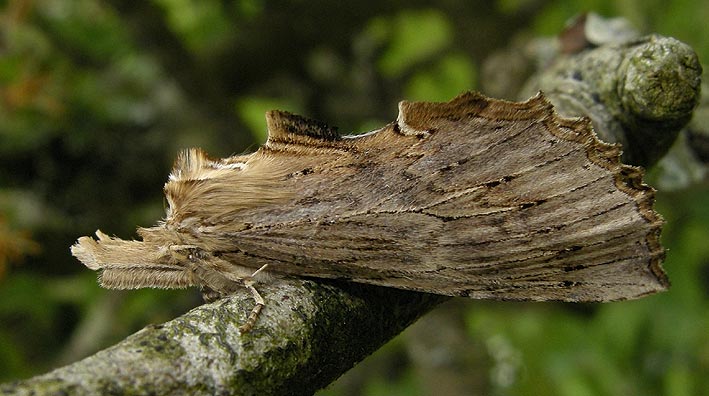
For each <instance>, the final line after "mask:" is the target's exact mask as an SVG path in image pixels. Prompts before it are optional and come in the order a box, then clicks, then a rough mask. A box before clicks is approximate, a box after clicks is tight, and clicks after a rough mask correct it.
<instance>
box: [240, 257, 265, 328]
mask: <svg viewBox="0 0 709 396" xmlns="http://www.w3.org/2000/svg"><path fill="white" fill-rule="evenodd" d="M266 267H268V264H264V265H263V267H261V268H259V269H257V270H256V272H254V273H253V274H251V276H249V277H246V278H244V280H243V282H244V287H245V288H247V289H248V290H249V291H250V292H251V295H252V296H253V297H254V301H255V302H256V305H255V306H254V308H253V309H252V310H251V314H250V315H249V318H248V319H246V323H244V324H243V325H241V326H239V331H240V332H241V333H248V332H249V331H251V329H252V328H253V327H254V325H255V324H256V320H257V319H258V316H259V314H260V313H261V310H262V309H263V307H264V306H265V305H266V301H264V299H263V297H261V294H259V292H258V290H256V288H255V287H254V283H256V282H255V280H254V277H255V276H256V275H258V273H259V272H261V271H263V270H264V269H265V268H266Z"/></svg>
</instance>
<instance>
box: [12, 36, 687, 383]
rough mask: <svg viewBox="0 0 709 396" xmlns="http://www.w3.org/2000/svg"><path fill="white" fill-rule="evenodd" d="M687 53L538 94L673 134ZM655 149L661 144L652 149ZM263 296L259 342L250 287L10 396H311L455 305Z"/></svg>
mask: <svg viewBox="0 0 709 396" xmlns="http://www.w3.org/2000/svg"><path fill="white" fill-rule="evenodd" d="M643 40H644V41H643ZM680 44H681V43H679V44H678V42H676V40H672V39H666V38H661V37H657V36H650V37H648V38H645V39H640V40H639V41H634V42H633V44H627V45H619V44H617V43H610V44H606V45H600V46H598V47H597V48H596V49H593V50H586V51H581V52H579V53H576V54H572V55H568V54H567V55H559V59H558V64H556V66H553V67H552V68H548V69H545V70H547V73H551V74H550V77H548V78H547V77H544V76H543V75H540V76H538V77H537V78H536V80H535V81H537V83H536V84H537V85H536V86H537V87H538V88H541V89H543V90H544V91H545V92H546V93H547V94H548V95H549V96H551V97H552V98H554V96H556V97H557V98H558V99H559V100H558V101H557V105H558V106H559V107H560V111H561V112H562V113H563V114H567V115H569V114H578V115H590V116H591V117H592V118H593V119H594V121H595V126H596V128H597V129H599V130H613V129H617V128H618V127H619V126H620V127H621V128H628V127H630V126H631V125H633V123H632V122H631V121H629V120H631V119H637V120H640V124H638V125H640V127H639V128H636V129H637V130H643V129H647V128H650V129H652V128H655V126H657V125H661V126H662V128H663V131H665V132H663V134H665V135H667V136H672V135H673V134H676V129H677V128H679V127H680V126H681V124H682V123H683V122H684V121H686V120H685V119H686V118H688V117H689V114H691V111H692V109H693V108H694V105H695V104H696V102H697V100H698V99H697V98H698V85H696V84H695V83H694V81H695V80H694V79H698V78H699V77H698V73H699V71H700V69H699V67H698V63H697V62H696V55H694V53H693V52H692V51H691V50H690V49H688V48H687V47H686V46H684V45H680ZM675 51H680V52H675ZM562 58H563V59H562ZM631 71H632V73H631ZM678 71H681V72H682V73H679V74H678ZM579 73H580V75H579ZM695 74H696V75H695ZM555 75H556V76H561V78H553V77H554V76H555ZM609 78H610V80H609ZM530 84H532V83H530ZM530 86H531V85H530ZM619 88H622V89H619ZM594 93H595V94H594ZM616 96H617V97H616ZM565 98H566V99H568V98H573V99H569V100H564V99H565ZM579 98H581V99H579ZM584 98H585V99H588V100H589V101H590V102H588V103H586V102H584V100H585V99H584ZM565 103H566V104H565ZM579 103H586V104H584V105H582V106H577V104H579ZM586 105H588V106H586ZM658 105H659V106H658ZM584 106H586V107H584ZM633 128H635V127H633ZM626 132H627V131H626ZM623 136H625V137H624V138H622V139H621V138H619V139H615V140H616V141H617V140H623V139H624V140H623V141H624V142H625V143H626V146H625V148H626V150H628V149H629V148H630V149H631V151H632V152H633V153H635V154H633V158H637V159H638V161H639V162H642V163H651V162H652V161H653V160H654V159H655V157H657V156H658V155H659V153H662V152H664V151H665V150H666V149H667V147H668V146H669V145H670V143H671V139H669V138H664V137H662V136H657V135H654V134H653V135H650V136H649V137H648V136H645V135H642V136H641V135H639V134H638V133H636V132H627V133H624V134H623ZM663 136H664V135H663ZM649 140H652V141H653V142H657V144H655V143H653V144H652V145H651V146H648V144H647V143H648V141H649ZM658 144H659V146H658ZM635 148H637V149H635ZM259 291H260V292H261V294H262V295H263V296H264V298H265V300H266V307H265V308H264V310H263V311H262V313H261V316H260V318H259V321H258V324H257V326H255V327H254V329H253V330H252V331H251V332H249V333H245V334H242V333H241V332H240V331H239V330H238V328H239V326H240V325H242V324H243V323H244V321H245V320H246V318H247V316H248V314H249V312H250V311H251V308H252V307H253V300H252V299H251V296H250V294H249V293H248V292H247V291H246V290H243V291H242V292H239V293H237V294H236V295H234V296H231V297H228V298H225V299H222V300H219V301H217V302H215V303H212V304H206V305H203V306H200V307H198V308H195V309H194V310H192V311H190V312H188V313H186V314H184V315H182V316H181V317H178V318H176V319H174V320H172V321H170V322H167V323H165V324H161V325H153V326H148V327H146V328H145V329H143V330H141V331H139V332H138V333H136V334H134V335H132V336H130V337H128V338H127V339H125V340H124V341H122V342H120V343H118V344H117V345H115V346H112V347H110V348H108V349H106V350H104V351H101V352H99V353H97V354H95V355H93V356H90V357H88V358H86V359H84V360H82V361H79V362H76V363H74V364H71V365H68V366H66V367H62V368H59V369H57V370H54V371H52V372H50V373H47V374H44V375H40V376H37V377H34V378H30V379H27V380H24V381H18V382H14V383H8V384H3V385H0V393H2V394H5V395H50V394H71V395H93V394H135V395H141V394H146V395H147V394H173V395H180V394H182V395H213V394H230V395H256V394H258V395H268V394H274V395H275V394H280V395H286V394H287V395H308V394H312V393H313V392H315V391H316V390H317V389H320V388H322V387H324V386H326V385H327V384H329V383H330V382H331V381H333V380H334V379H335V378H337V377H338V376H340V375H341V374H342V373H344V372H345V371H346V370H348V369H349V368H350V367H352V366H353V365H354V364H355V363H356V362H358V361H360V360H362V359H363V358H364V357H366V356H367V355H369V354H370V353H372V352H373V351H374V350H376V349H377V348H379V347H380V346H381V345H383V344H384V343H385V342H387V341H388V340H389V339H391V338H392V337H393V336H395V335H396V334H398V333H399V332H400V331H401V330H403V329H404V328H405V327H407V326H408V325H409V324H410V323H412V322H413V321H415V320H416V319H417V318H418V317H420V316H421V315H423V314H425V313H426V312H427V311H429V310H430V309H431V308H432V307H434V306H436V305H437V304H439V303H440V302H442V301H445V300H446V299H447V297H442V296H437V295H430V294H424V293H415V292H407V291H401V290H395V289H389V288H383V287H376V286H365V285H357V284H340V283H337V282H324V281H314V280H303V279H275V280H273V281H271V282H269V283H266V284H261V285H259Z"/></svg>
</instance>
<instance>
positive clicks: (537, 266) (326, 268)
mask: <svg viewBox="0 0 709 396" xmlns="http://www.w3.org/2000/svg"><path fill="white" fill-rule="evenodd" d="M268 119H269V133H270V135H269V141H268V143H267V144H266V145H265V146H264V147H262V148H261V150H259V152H258V153H257V154H258V155H260V156H261V160H263V161H271V162H273V163H278V164H279V166H281V167H282V168H284V169H288V171H289V172H290V173H289V174H288V175H287V176H286V177H285V178H284V182H283V183H282V187H283V188H284V189H286V190H289V191H291V192H293V196H294V198H293V199H292V200H289V201H288V202H287V203H283V204H281V205H277V206H271V207H268V208H259V209H256V210H254V211H251V212H249V211H245V212H243V213H240V215H239V216H240V218H241V221H246V222H248V223H249V224H250V226H249V227H246V229H244V230H242V231H240V232H238V233H237V234H235V235H234V238H233V239H232V240H230V241H229V243H225V244H224V248H223V251H220V252H219V254H220V257H223V258H224V259H225V260H227V261H230V262H235V263H240V264H243V265H245V266H248V267H254V268H258V267H259V266H260V265H262V264H265V263H270V267H269V270H271V271H277V272H285V273H291V274H298V275H304V276H313V277H326V278H341V279H348V280H352V281H356V282H364V283H372V284H378V285H384V286H390V287H398V288H404V289H412V290H420V291H425V292H431V293H438V294H446V295H458V296H470V297H473V298H496V299H519V300H564V301H609V300H619V299H627V298H635V297H639V296H642V295H646V294H650V293H654V292H657V291H660V290H664V289H665V288H667V286H668V281H667V278H666V276H665V274H664V272H663V270H662V269H661V267H660V263H661V261H662V259H663V249H662V247H661V246H660V243H659V240H658V237H659V233H660V228H661V225H662V220H661V218H660V217H659V215H658V214H657V213H655V212H654V211H653V209H652V205H653V193H654V191H653V190H652V189H651V188H650V187H648V186H646V185H644V184H642V172H641V170H640V169H638V168H634V167H629V166H625V165H622V164H621V163H620V162H619V149H618V147H616V146H612V145H608V144H605V143H602V142H600V141H599V140H598V139H597V138H596V137H595V134H594V133H593V132H592V130H591V127H590V124H589V122H588V121H587V120H584V119H576V120H569V119H562V118H560V117H558V116H557V115H555V113H554V112H553V110H552V108H551V105H550V104H549V103H548V102H547V101H546V100H545V99H544V98H543V97H542V96H541V95H538V96H536V97H534V98H532V99H530V100H529V101H527V102H524V103H511V102H504V101H498V100H492V99H488V98H486V97H484V96H482V95H479V94H474V93H468V94H464V95H461V96H459V97H457V98H455V99H453V100H452V101H450V102H448V103H412V102H402V103H401V104H400V113H399V117H398V119H397V122H396V123H392V124H390V125H388V126H386V127H385V128H383V129H381V130H379V131H375V132H372V133H369V134H365V135H363V136H361V137H342V138H340V137H339V136H338V135H336V134H335V133H330V130H328V129H327V128H326V127H324V126H322V125H313V126H312V128H308V125H307V121H306V120H304V119H301V118H299V117H296V116H292V115H289V114H287V113H280V112H272V113H270V114H269V115H268ZM303 131H311V132H310V133H304V132H303ZM313 131H314V132H313ZM326 132H327V133H326ZM226 246H230V247H229V248H226ZM220 249H221V248H220ZM217 250H219V249H217Z"/></svg>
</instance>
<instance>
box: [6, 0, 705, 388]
mask: <svg viewBox="0 0 709 396" xmlns="http://www.w3.org/2000/svg"><path fill="white" fill-rule="evenodd" d="M0 6H1V11H0V381H9V380H13V379H19V378H24V377H28V376H31V375H34V374H37V373H41V372H43V371H46V370H49V369H51V368H53V367H56V366H58V365H60V364H64V363H68V362H71V361H74V360H76V359H79V358H81V357H83V356H86V355H87V354H90V353H92V352H94V351H96V350H98V349H101V348H103V347H106V346H108V345H111V344H112V343H115V342H116V341H118V340H120V339H122V338H124V337H125V336H126V335H128V334H130V333H132V332H134V331H136V330H138V329H140V328H141V327H143V326H144V325H146V324H148V323H157V322H162V321H166V320H169V319H171V318H173V317H175V316H177V315H179V314H180V313H182V312H185V311H186V310H188V309H189V308H190V307H193V306H195V305H197V304H199V303H200V301H201V300H200V298H199V296H198V293H197V292H196V291H154V290H140V291H130V292H116V291H106V290H101V289H100V288H99V287H98V286H97V285H96V281H95V274H94V273H92V272H91V271H89V270H87V269H86V268H84V267H83V266H81V265H80V264H78V263H77V262H76V261H75V260H74V259H73V258H72V257H71V256H70V254H69V251H68V247H69V246H70V245H71V244H72V243H73V242H74V240H75V239H76V237H78V236H80V235H87V234H90V233H92V232H93V231H94V230H95V229H96V228H98V227H101V229H103V230H104V231H107V232H109V233H111V234H115V235H118V236H120V237H123V238H130V237H133V236H134V232H135V227H136V226H137V225H141V226H149V225H152V224H154V223H155V221H156V220H157V219H159V218H161V217H162V215H163V213H164V203H163V199H162V191H161V190H162V184H163V183H164V181H165V178H166V175H167V174H168V172H169V170H170V166H171V162H172V160H173V158H174V157H175V154H176V153H177V152H178V151H179V150H180V149H181V148H184V147H190V146H200V147H203V148H205V149H206V150H207V151H208V152H210V153H211V154H212V155H214V156H226V155H230V154H234V153H241V152H247V151H249V150H253V149H254V148H256V147H257V146H258V145H259V144H261V143H262V142H263V141H265V123H264V119H263V113H264V111H266V110H269V109H272V108H279V109H284V110H290V111H294V112H297V113H301V114H306V115H309V116H312V117H315V118H318V119H322V120H326V121H328V123H330V124H332V125H338V126H340V129H341V130H342V131H367V130H370V129H372V128H373V127H376V126H380V125H383V124H384V123H386V122H388V121H389V120H391V119H392V118H393V117H394V116H395V114H396V103H397V102H398V100H400V99H402V98H406V99H420V100H429V101H431V100H447V99H449V98H450V97H452V96H454V95H456V94H457V93H459V92H461V91H464V90H469V89H475V88H476V86H477V85H478V79H479V73H478V70H479V68H480V66H481V62H482V61H483V60H484V59H485V58H486V57H487V56H488V55H489V54H490V53H491V52H492V51H494V50H495V49H498V48H501V47H504V46H506V45H507V44H509V43H510V42H511V41H513V40H515V39H518V38H520V37H531V36H537V35H553V34H556V33H558V32H559V31H560V30H561V29H562V28H563V26H564V23H565V21H566V20H567V19H568V18H570V17H572V16H574V15H576V14H578V13H579V12H582V11H586V10H593V11H596V12H598V13H601V14H603V15H606V16H623V17H626V18H628V19H629V20H630V21H631V22H632V23H633V24H634V25H635V26H636V27H637V28H639V29H640V30H642V31H645V32H658V33H661V34H664V35H669V36H674V37H676V38H678V39H680V40H682V41H684V42H687V43H688V44H690V45H692V46H693V47H694V48H695V49H696V50H697V52H698V53H699V55H700V59H701V60H702V63H703V64H705V65H706V64H708V63H707V60H709V59H708V58H707V57H709V32H707V31H706V30H705V28H704V27H705V21H706V20H707V19H709V3H707V2H706V1H690V0H680V1H672V2H667V1H659V0H650V1H647V0H646V1H641V0H627V1H610V0H608V1H604V0H595V1H593V0H586V1H578V2H566V1H561V0H547V1H544V0H498V1H469V2H457V1H452V0H441V1H438V2H424V1H417V0H413V1H411V0H410V1H394V0H378V1H371V0H364V1H357V2H348V3H347V5H346V6H345V5H341V4H339V3H337V2H327V1H322V0H312V1H298V0H290V1H279V2H276V1H264V0H231V1H227V0H223V1H217V0H201V1H197V0H146V1H137V0H136V1H118V0H57V1H30V0H5V1H0ZM501 72H503V71H501ZM707 187H708V186H707V183H706V182H703V183H698V184H694V185H692V186H690V187H686V188H684V189H682V190H679V191H671V192H670V191H666V192H663V191H661V192H660V194H659V196H658V209H659V211H660V212H661V213H662V214H663V216H664V217H665V218H666V219H667V222H668V223H667V226H666V228H665V230H664V233H663V241H664V243H665V245H666V246H667V247H669V253H668V258H667V261H666V264H665V268H666V269H667V272H668V273H669V275H670V278H671V279H672V281H673V288H672V289H671V291H670V292H668V293H664V294H661V295H658V296H653V297H649V298H645V299H642V300H639V301H631V302H622V303H613V304H606V305H588V306H587V305H581V306H570V305H564V304H518V303H495V302H481V301H471V302H467V301H465V302H463V301H459V300H455V301H454V302H453V303H452V304H449V305H447V306H444V307H442V308H441V309H439V310H437V311H436V312H433V313H432V314H431V315H430V317H429V318H426V319H424V321H426V320H428V322H429V325H430V322H431V321H432V320H435V326H436V328H437V331H438V332H439V333H444V334H445V333H446V331H447V330H446V329H447V328H457V329H461V330H462V337H461V338H460V339H458V338H455V340H456V344H455V345H460V348H467V349H465V350H466V351H467V350H469V351H470V353H469V356H468V357H469V358H468V359H465V360H462V361H454V362H450V361H447V360H446V358H445V354H443V355H444V356H443V357H442V358H441V357H440V356H439V357H438V358H439V360H437V361H440V362H442V363H440V364H438V363H437V364H438V366H436V367H438V368H440V367H443V366H446V365H448V366H455V370H453V372H455V373H458V374H457V375H452V374H450V371H449V372H447V373H443V374H440V373H439V371H437V370H434V369H432V368H431V367H433V366H435V364H433V363H431V362H432V360H435V359H433V358H434V356H433V355H430V356H429V355H426V357H424V358H423V359H421V358H417V357H416V356H417V349H416V347H415V346H416V345H417V342H419V343H420V341H421V339H420V338H421V337H425V332H424V333H422V332H421V331H418V332H417V331H416V329H413V330H412V331H407V332H405V333H404V334H403V335H402V336H400V337H398V338H397V339H395V340H394V341H392V342H391V343H390V344H389V345H387V346H385V347H384V348H383V349H382V350H380V351H379V352H377V353H376V354H375V355H373V356H372V357H370V358H368V359H367V360H365V362H363V363H362V364H360V365H359V366H358V367H356V368H355V370H353V371H352V372H351V373H348V374H347V375H346V376H345V377H343V378H342V379H341V380H339V381H338V382H337V383H335V384H334V385H333V386H331V387H330V388H329V389H326V390H324V391H322V392H321V394H322V395H334V394H349V395H356V394H363V395H384V394H386V395H397V394H402V395H423V394H433V393H435V391H436V390H441V389H446V388H445V387H446V386H448V385H446V384H448V383H456V384H458V385H457V386H459V387H460V384H465V388H464V390H462V391H461V394H492V395H516V394H548V395H598V394H607V395H651V394H652V395H654V394H658V395H659V394H662V395H709V323H708V322H709V292H708V291H707V290H709V244H708V243H707V241H709V226H707V225H708V224H709V204H708V202H709V201H708V198H709V194H708V192H709V189H708V188H707ZM446 311H452V312H454V313H455V315H454V316H451V315H446V314H441V312H444V313H445V312H446ZM451 317H453V318H455V319H451ZM431 318H433V319H431ZM438 318H440V320H436V319H438ZM422 334H423V336H422ZM459 336H460V334H458V335H455V337H459ZM417 338H419V339H418V340H417ZM449 339H451V340H453V339H454V336H453V335H452V336H451V338H449ZM333 353H337V351H333ZM422 361H423V362H427V363H423V364H422V363H421V362H422ZM446 362H447V363H446ZM426 364H428V365H426ZM434 368H435V367H434ZM461 373H462V374H461ZM450 394H454V392H453V391H451V392H450Z"/></svg>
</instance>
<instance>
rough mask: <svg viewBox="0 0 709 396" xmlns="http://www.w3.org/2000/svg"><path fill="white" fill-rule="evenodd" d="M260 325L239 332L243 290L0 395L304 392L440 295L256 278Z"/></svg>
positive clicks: (245, 305) (246, 306)
mask: <svg viewBox="0 0 709 396" xmlns="http://www.w3.org/2000/svg"><path fill="white" fill-rule="evenodd" d="M260 290H261V293H262V295H263V296H264V297H265V299H266V308H264V310H263V311H262V312H261V316H260V317H259V323H258V326H256V327H255V328H254V329H253V330H252V331H251V332H248V333H246V334H241V333H240V332H239V331H238V328H239V326H240V325H242V324H243V323H244V321H245V320H246V317H247V316H248V314H249V312H250V310H251V308H252V307H253V300H252V299H251V297H250V295H249V294H248V293H246V292H244V293H237V294H236V295H234V296H232V297H229V298H226V299H222V300H219V301H217V302H214V303H211V304H205V305H202V306H200V307H197V308H195V309H193V310H192V311H190V312H188V313H186V314H184V315H182V316H181V317H179V318H176V319H174V320H172V321H170V322H167V323H164V324H160V325H151V326H148V327H146V328H145V329H143V330H141V331H139V332H137V333H135V334H133V335H132V336H130V337H128V338H127V339H125V340H124V341H122V342H120V343H119V344H117V345H114V346H112V347H110V348H108V349H106V350H104V351H101V352H99V353H97V354H95V355H93V356H90V357H88V358H86V359H84V360H82V361H79V362H77V363H74V364H72V365H69V366H66V367H63V368H60V369H57V370H54V371H52V372H50V373H47V374H44V375H41V376H38V377H35V378H32V379H29V380H26V381H20V382H16V383H11V384H4V385H1V386H0V393H2V394H3V395H55V394H71V395H106V394H131V395H148V394H170V395H219V394H230V395H309V394H312V393H313V392H315V391H316V390H317V389H320V388H323V387H325V386H326V385H327V384H329V383H330V382H332V381H333V380H334V379H335V378H337V377H339V376H340V375H341V374H342V373H344V372H345V371H347V370H348V369H349V368H351V367H352V366H353V365H354V364H355V363H356V362H359V361H360V360H362V359H363V358H364V357H366V356H367V355H369V354H370V353H372V352H373V351H375V350H376V349H377V348H379V346H381V345H382V344H384V343H385V342H386V341H388V340H389V339H391V338H392V337H393V336H394V335H396V334H397V333H399V332H400V331H401V330H403V329H404V328H406V327H407V326H408V325H409V324H411V323H412V322H413V321H414V320H416V319H417V318H418V317H419V316H420V315H422V314H424V313H425V312H427V311H428V310H429V309H431V308H432V307H433V306H435V305H436V304H438V303H440V302H442V301H444V300H445V299H446V297H442V296H437V295H431V294H425V293H414V292H406V291H401V290H392V289H387V288H382V287H376V286H363V285H355V284H344V285H342V284H337V283H334V282H331V283H323V282H314V281H310V280H298V279H283V280H277V281H274V282H271V283H269V284H264V285H260Z"/></svg>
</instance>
